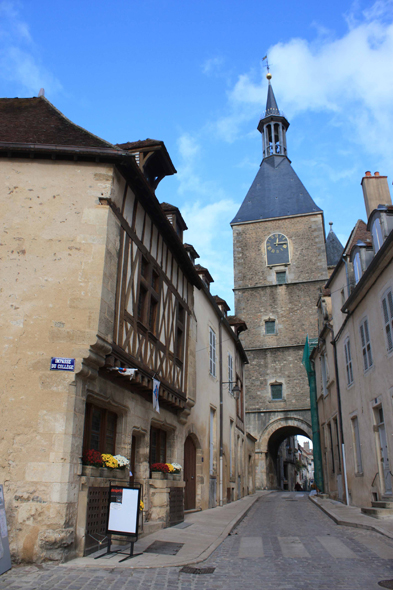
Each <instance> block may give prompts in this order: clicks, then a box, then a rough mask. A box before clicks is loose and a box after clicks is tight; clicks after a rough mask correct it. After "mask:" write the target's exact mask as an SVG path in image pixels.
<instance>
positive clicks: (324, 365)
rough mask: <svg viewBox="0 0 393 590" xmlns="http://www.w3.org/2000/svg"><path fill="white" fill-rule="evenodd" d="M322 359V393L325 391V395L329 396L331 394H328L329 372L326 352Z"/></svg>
mask: <svg viewBox="0 0 393 590" xmlns="http://www.w3.org/2000/svg"><path fill="white" fill-rule="evenodd" d="M320 359H321V376H322V391H323V395H327V394H328V393H329V392H328V382H329V372H328V364H327V358H326V352H324V353H323V354H322V355H321V357H320Z"/></svg>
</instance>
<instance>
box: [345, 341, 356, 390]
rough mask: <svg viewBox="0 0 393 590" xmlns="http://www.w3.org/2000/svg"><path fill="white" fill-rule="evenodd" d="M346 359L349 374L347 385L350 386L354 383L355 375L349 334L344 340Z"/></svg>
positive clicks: (346, 368) (347, 373) (347, 374)
mask: <svg viewBox="0 0 393 590" xmlns="http://www.w3.org/2000/svg"><path fill="white" fill-rule="evenodd" d="M344 360H345V370H346V376H347V386H348V387H350V386H351V385H352V384H353V383H354V376H353V365H352V355H351V342H350V339H349V336H348V337H347V338H346V339H345V341H344Z"/></svg>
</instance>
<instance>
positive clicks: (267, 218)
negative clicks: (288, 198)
mask: <svg viewBox="0 0 393 590" xmlns="http://www.w3.org/2000/svg"><path fill="white" fill-rule="evenodd" d="M309 215H322V216H323V210H322V209H319V210H318V211H310V213H295V214H294V215H277V216H275V217H260V218H259V219H250V220H248V221H231V222H230V224H229V225H231V226H232V225H246V224H248V223H261V222H263V221H274V220H275V219H288V218H292V217H307V216H309Z"/></svg>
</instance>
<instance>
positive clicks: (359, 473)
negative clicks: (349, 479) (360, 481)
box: [355, 471, 364, 477]
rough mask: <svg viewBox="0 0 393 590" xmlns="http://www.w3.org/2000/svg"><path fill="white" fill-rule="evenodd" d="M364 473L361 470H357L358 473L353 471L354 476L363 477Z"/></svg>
mask: <svg viewBox="0 0 393 590" xmlns="http://www.w3.org/2000/svg"><path fill="white" fill-rule="evenodd" d="M363 475H364V473H363V471H359V472H358V473H355V477H363Z"/></svg>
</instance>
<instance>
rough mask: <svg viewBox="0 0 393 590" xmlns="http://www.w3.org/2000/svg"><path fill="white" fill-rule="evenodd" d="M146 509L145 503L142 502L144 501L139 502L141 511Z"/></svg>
mask: <svg viewBox="0 0 393 590" xmlns="http://www.w3.org/2000/svg"><path fill="white" fill-rule="evenodd" d="M144 507H145V505H144V503H143V502H142V500H141V501H140V502H139V510H143V509H144Z"/></svg>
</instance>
